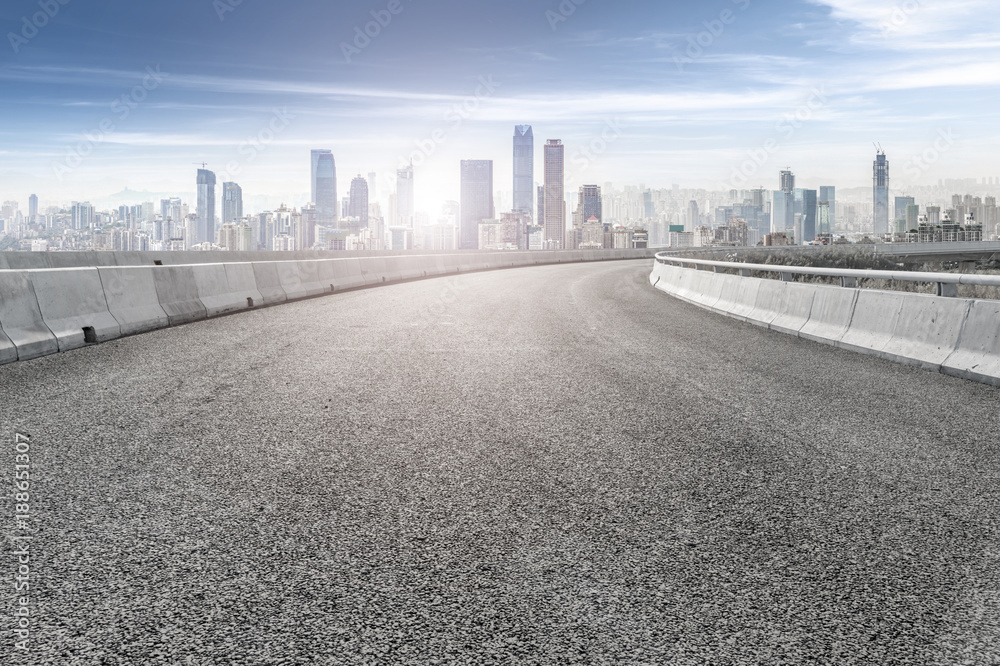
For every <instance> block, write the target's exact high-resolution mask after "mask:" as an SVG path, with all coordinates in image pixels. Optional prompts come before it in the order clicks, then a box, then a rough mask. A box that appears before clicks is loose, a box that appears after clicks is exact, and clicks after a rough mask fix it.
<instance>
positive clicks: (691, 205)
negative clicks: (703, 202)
mask: <svg viewBox="0 0 1000 666" xmlns="http://www.w3.org/2000/svg"><path fill="white" fill-rule="evenodd" d="M699 224H701V215H700V214H699V213H698V202H697V201H690V202H688V224H687V228H685V229H684V230H685V231H694V228H695V227H697V226H698V225H699Z"/></svg>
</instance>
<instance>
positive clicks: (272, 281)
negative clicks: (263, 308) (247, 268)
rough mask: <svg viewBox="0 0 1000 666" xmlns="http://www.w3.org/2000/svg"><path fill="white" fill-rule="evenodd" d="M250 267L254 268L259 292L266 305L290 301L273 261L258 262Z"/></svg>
mask: <svg viewBox="0 0 1000 666" xmlns="http://www.w3.org/2000/svg"><path fill="white" fill-rule="evenodd" d="M250 265H251V266H252V267H253V275H254V279H255V281H256V283H257V292H258V293H260V297H261V300H262V302H263V304H264V305H277V304H278V303H284V302H285V301H287V300H288V295H287V294H286V293H285V290H284V289H282V287H281V278H279V277H278V267H277V265H275V263H274V262H273V261H258V262H254V263H253V264H250Z"/></svg>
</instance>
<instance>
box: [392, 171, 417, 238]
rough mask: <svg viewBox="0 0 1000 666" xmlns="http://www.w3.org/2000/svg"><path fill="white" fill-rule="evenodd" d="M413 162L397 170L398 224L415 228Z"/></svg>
mask: <svg viewBox="0 0 1000 666" xmlns="http://www.w3.org/2000/svg"><path fill="white" fill-rule="evenodd" d="M413 222H414V204H413V163H412V162H410V164H409V166H407V167H405V168H402V169H399V170H397V171H396V226H399V227H407V228H409V229H413Z"/></svg>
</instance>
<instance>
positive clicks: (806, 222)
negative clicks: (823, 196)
mask: <svg viewBox="0 0 1000 666" xmlns="http://www.w3.org/2000/svg"><path fill="white" fill-rule="evenodd" d="M792 196H793V197H794V207H793V210H794V211H795V217H794V218H793V223H792V227H793V228H794V229H795V232H794V233H795V243H796V245H805V244H806V243H808V242H810V241H814V240H816V222H817V217H818V213H819V211H818V210H817V209H818V207H819V206H818V203H819V197H818V196H817V193H816V190H806V189H803V188H800V187H797V188H795V189H794V190H793V191H792Z"/></svg>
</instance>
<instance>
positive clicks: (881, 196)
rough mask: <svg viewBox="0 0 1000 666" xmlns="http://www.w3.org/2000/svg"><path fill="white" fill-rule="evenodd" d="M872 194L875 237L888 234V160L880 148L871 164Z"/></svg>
mask: <svg viewBox="0 0 1000 666" xmlns="http://www.w3.org/2000/svg"><path fill="white" fill-rule="evenodd" d="M872 169H873V172H874V173H873V176H872V194H873V197H874V209H873V210H874V221H875V228H874V232H875V235H876V236H881V235H882V234H887V233H889V160H888V159H886V156H885V153H884V152H882V149H881V148H880V149H879V151H878V153H877V154H876V156H875V162H874V163H873V164H872Z"/></svg>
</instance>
